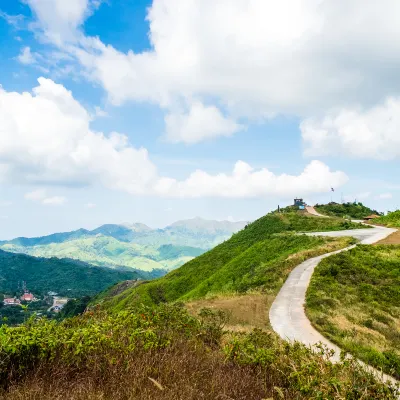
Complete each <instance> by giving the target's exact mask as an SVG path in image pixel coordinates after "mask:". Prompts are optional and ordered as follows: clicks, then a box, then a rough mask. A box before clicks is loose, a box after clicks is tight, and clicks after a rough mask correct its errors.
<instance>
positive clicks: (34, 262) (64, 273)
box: [0, 250, 150, 297]
mask: <svg viewBox="0 0 400 400" xmlns="http://www.w3.org/2000/svg"><path fill="white" fill-rule="evenodd" d="M0 276H1V277H2V279H0V293H4V294H8V295H13V294H14V293H15V292H16V291H17V288H18V282H21V281H22V280H24V281H26V282H27V284H28V288H29V290H31V291H32V292H33V293H34V294H36V295H45V294H47V292H48V291H54V292H57V293H58V294H59V295H61V296H67V297H80V296H86V295H93V294H95V293H97V292H99V291H101V290H104V289H105V288H107V287H109V286H110V285H112V284H114V283H116V282H119V281H122V280H127V279H137V278H142V279H143V278H144V279H147V278H148V277H149V276H150V275H149V274H146V273H143V272H137V271H131V270H111V269H109V268H102V267H94V266H92V265H89V264H86V263H83V262H80V261H74V260H67V259H61V260H60V259H58V258H49V259H47V258H35V257H30V256H27V255H24V254H14V253H8V252H5V251H2V250H0Z"/></svg>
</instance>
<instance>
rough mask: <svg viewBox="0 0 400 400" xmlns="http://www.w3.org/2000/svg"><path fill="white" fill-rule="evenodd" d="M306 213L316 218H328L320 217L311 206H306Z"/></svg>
mask: <svg viewBox="0 0 400 400" xmlns="http://www.w3.org/2000/svg"><path fill="white" fill-rule="evenodd" d="M306 211H307V212H308V213H309V214H311V215H315V216H316V217H324V218H328V217H327V216H326V215H322V214H320V213H319V212H318V211H317V210H316V209H315V208H314V207H312V206H306Z"/></svg>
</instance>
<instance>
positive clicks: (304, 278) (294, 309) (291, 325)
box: [269, 227, 397, 383]
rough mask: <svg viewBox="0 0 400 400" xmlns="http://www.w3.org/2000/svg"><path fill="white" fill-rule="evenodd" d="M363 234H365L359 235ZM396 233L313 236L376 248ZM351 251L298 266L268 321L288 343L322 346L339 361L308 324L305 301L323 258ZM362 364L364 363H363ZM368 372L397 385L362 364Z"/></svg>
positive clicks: (331, 346)
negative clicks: (351, 239) (353, 239)
mask: <svg viewBox="0 0 400 400" xmlns="http://www.w3.org/2000/svg"><path fill="white" fill-rule="evenodd" d="M360 231H363V232H361V233H360ZM395 231H396V230H395V229H389V228H384V227H375V228H372V229H362V230H349V231H339V232H320V233H313V234H312V235H320V236H337V237H340V236H354V237H356V238H358V239H361V243H362V244H373V243H376V242H379V241H381V240H384V239H385V238H387V237H388V236H389V235H391V234H393V233H394V232H395ZM353 247H355V246H352V247H348V248H346V249H343V250H339V251H336V252H333V253H328V254H324V255H322V256H319V257H315V258H311V259H309V260H307V261H305V262H303V263H301V264H300V265H298V266H297V267H296V268H295V269H294V270H293V271H292V272H291V274H290V275H289V277H288V279H287V280H286V282H285V284H284V285H283V287H282V289H281V290H280V292H279V293H278V296H277V297H276V299H275V301H274V302H273V304H272V307H271V309H270V313H269V318H270V323H271V326H272V328H273V329H274V331H275V332H276V333H278V335H279V336H280V337H282V338H283V339H285V340H289V341H298V342H301V343H303V344H305V345H307V346H310V347H315V346H316V345H317V344H318V343H323V344H324V345H326V346H327V347H328V348H329V349H332V350H334V351H335V354H334V355H333V357H332V361H338V360H339V359H340V348H339V347H338V346H336V345H334V344H333V343H331V342H330V341H329V340H327V339H326V338H325V337H323V336H322V335H321V334H320V333H319V332H318V331H317V330H316V329H314V327H313V326H312V325H311V323H310V321H309V320H308V318H307V316H306V314H305V310H304V304H305V298H306V292H307V288H308V285H309V284H310V280H311V276H312V274H313V272H314V269H315V267H316V266H317V265H318V264H319V263H320V261H321V260H322V259H323V258H326V257H329V256H330V255H332V254H337V253H340V252H342V251H347V250H349V249H351V248H353ZM360 363H362V362H361V361H360ZM362 364H363V365H364V366H365V368H366V369H368V370H369V371H371V372H373V374H374V375H375V376H377V377H378V378H380V379H382V380H383V381H385V382H391V383H397V381H396V380H395V379H394V378H392V377H390V376H388V375H385V374H382V373H380V372H378V371H377V370H375V369H374V368H372V367H370V366H366V365H365V364H364V363H362Z"/></svg>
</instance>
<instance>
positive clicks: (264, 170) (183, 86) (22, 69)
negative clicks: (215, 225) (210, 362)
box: [0, 0, 400, 239]
mask: <svg viewBox="0 0 400 400" xmlns="http://www.w3.org/2000/svg"><path fill="white" fill-rule="evenodd" d="M358 2H359V1H355V2H354V3H358ZM3 3H4V4H3ZM3 3H2V4H1V5H0V48H1V51H0V84H1V86H2V89H1V91H0V239H7V238H12V237H15V236H21V235H24V236H36V235H44V234H47V233H51V232H55V231H66V230H71V229H77V228H80V227H85V228H93V227H96V226H98V225H100V224H103V223H121V222H143V223H146V224H148V225H150V226H153V227H161V226H165V225H167V224H169V223H171V222H173V221H175V220H178V219H183V218H191V217H194V216H201V217H204V218H210V219H234V220H253V219H255V218H257V217H259V216H261V215H263V214H265V213H266V212H268V211H270V210H271V209H273V208H275V207H276V206H277V205H278V204H280V205H285V204H288V203H290V202H291V201H292V198H293V197H295V196H302V197H304V198H305V199H306V200H307V201H308V202H310V203H316V202H326V201H329V200H330V199H331V191H330V188H331V187H332V186H333V187H334V188H335V193H334V194H333V198H334V200H336V201H340V199H341V197H342V196H343V197H344V198H345V200H354V199H356V198H357V199H359V200H361V201H363V202H364V203H366V204H368V205H371V206H374V207H377V208H378V209H380V210H391V209H394V208H397V207H398V206H399V204H398V203H399V202H398V194H399V190H400V183H399V181H398V176H399V174H398V173H399V163H398V158H399V156H400V134H399V130H398V129H399V128H400V120H399V115H400V100H399V97H398V93H399V90H400V80H399V78H398V76H397V75H398V74H397V72H396V71H398V67H399V66H400V65H399V64H400V61H399V59H398V56H397V55H398V54H399V50H400V49H398V46H399V45H398V43H399V41H396V40H393V36H396V35H398V36H399V39H400V28H399V27H398V26H397V25H398V24H397V23H396V21H395V19H394V18H393V17H392V15H396V10H397V8H398V7H399V6H398V4H397V2H396V1H394V0H393V1H392V0H385V1H383V3H382V4H380V6H377V5H376V4H375V2H372V0H371V2H367V5H368V6H367V7H361V8H359V7H357V4H352V5H348V4H347V3H346V2H345V1H333V0H328V1H325V2H323V3H324V4H323V6H321V5H318V4H317V3H319V2H318V1H317V2H315V1H310V0H296V1H294V2H290V1H289V0H287V1H286V0H285V1H282V2H280V3H279V4H273V3H272V2H265V1H262V0H259V1H253V2H246V1H244V0H233V1H227V0H216V1H215V2H211V1H201V2H200V1H198V0H190V1H189V0H188V1H184V0H154V1H142V0H138V1H135V2H132V1H128V0H121V1H115V0H108V1H103V2H102V1H99V0H96V1H95V0H70V1H69V2H65V1H63V0H51V1H50V0H26V1H23V2H22V1H18V0H13V1H8V2H3ZM361 4H364V5H365V3H361V2H360V4H359V5H361ZM353 8H354V9H353ZM360 10H361V11H360ZM353 11H357V13H358V15H359V24H358V25H357V26H356V27H354V24H353V23H352V21H351V20H349V19H348V18H347V17H346V16H348V15H351V13H352V12H353ZM371 21H372V22H373V25H374V26H375V27H376V32H375V33H374V34H372V33H371V32H370V29H369V27H370V26H371ZM389 38H390V40H389Z"/></svg>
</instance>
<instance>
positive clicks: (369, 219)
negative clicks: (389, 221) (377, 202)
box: [364, 214, 379, 221]
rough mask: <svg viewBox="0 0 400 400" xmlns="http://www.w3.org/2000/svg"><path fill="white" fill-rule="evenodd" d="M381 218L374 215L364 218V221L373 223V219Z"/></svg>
mask: <svg viewBox="0 0 400 400" xmlns="http://www.w3.org/2000/svg"><path fill="white" fill-rule="evenodd" d="M376 218H379V215H376V214H372V215H368V217H364V221H372V220H373V219H376Z"/></svg>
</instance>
